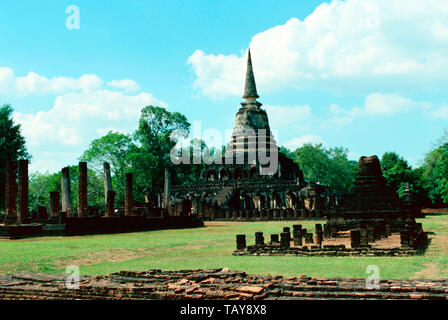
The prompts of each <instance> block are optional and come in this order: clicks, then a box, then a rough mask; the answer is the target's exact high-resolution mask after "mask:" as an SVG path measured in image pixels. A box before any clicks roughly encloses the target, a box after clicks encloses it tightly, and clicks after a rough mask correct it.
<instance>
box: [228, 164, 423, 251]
mask: <svg viewBox="0 0 448 320" xmlns="http://www.w3.org/2000/svg"><path fill="white" fill-rule="evenodd" d="M419 216H420V213H419V210H417V209H416V208H415V207H413V206H412V203H409V202H405V201H402V200H401V199H400V198H399V197H398V195H397V193H396V192H395V190H392V189H391V188H390V187H388V186H387V185H386V179H385V178H384V177H383V175H382V171H381V166H380V162H379V160H378V157H377V156H371V157H361V158H360V159H359V162H358V172H357V176H356V180H355V182H354V187H353V190H352V192H350V193H347V194H344V195H343V196H342V197H341V201H340V203H339V205H338V206H336V207H335V208H333V210H332V211H331V213H330V214H329V215H327V221H326V223H325V224H324V225H323V227H322V224H320V223H318V224H316V225H315V233H314V234H313V233H312V232H311V231H310V230H307V229H306V228H302V225H299V224H296V225H293V226H292V227H293V230H292V236H291V231H290V228H289V227H285V228H283V232H281V233H280V234H271V238H270V242H265V239H264V236H263V233H262V232H256V233H255V245H247V244H246V235H244V234H240V235H237V236H236V245H237V248H236V249H237V250H236V251H235V252H234V255H296V256H354V255H357V256H408V255H415V254H422V253H424V252H425V250H426V248H427V245H428V236H427V233H426V232H424V231H423V228H422V224H421V223H417V222H416V220H415V218H416V217H419ZM279 235H280V237H279Z"/></svg>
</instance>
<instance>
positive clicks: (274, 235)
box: [271, 234, 279, 244]
mask: <svg viewBox="0 0 448 320" xmlns="http://www.w3.org/2000/svg"><path fill="white" fill-rule="evenodd" d="M272 243H279V240H278V234H271V244H272Z"/></svg>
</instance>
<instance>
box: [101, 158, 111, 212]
mask: <svg viewBox="0 0 448 320" xmlns="http://www.w3.org/2000/svg"><path fill="white" fill-rule="evenodd" d="M103 168H104V202H105V203H106V205H107V195H108V192H109V191H111V190H112V178H111V175H110V164H109V162H104V163H103Z"/></svg>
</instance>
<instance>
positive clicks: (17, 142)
mask: <svg viewBox="0 0 448 320" xmlns="http://www.w3.org/2000/svg"><path fill="white" fill-rule="evenodd" d="M12 112H13V108H12V107H11V105H9V104H4V105H2V106H0V164H1V165H0V208H4V202H5V185H4V184H5V178H4V176H5V172H4V170H5V169H4V168H5V163H6V161H8V160H18V159H31V156H30V154H29V153H28V151H27V149H26V145H25V138H24V137H23V136H22V133H21V130H20V125H19V124H15V123H14V120H13V119H12Z"/></svg>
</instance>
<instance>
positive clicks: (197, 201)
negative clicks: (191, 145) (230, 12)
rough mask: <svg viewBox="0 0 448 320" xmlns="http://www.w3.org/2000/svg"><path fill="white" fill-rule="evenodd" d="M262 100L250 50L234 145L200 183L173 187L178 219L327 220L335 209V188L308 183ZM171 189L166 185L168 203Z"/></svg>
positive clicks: (209, 167) (172, 200) (171, 198)
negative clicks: (273, 128)
mask: <svg viewBox="0 0 448 320" xmlns="http://www.w3.org/2000/svg"><path fill="white" fill-rule="evenodd" d="M258 97H259V96H258V93H257V89H256V85H255V77H254V72H253V68H252V60H251V54H250V50H249V52H248V60H247V72H246V82H245V89H244V95H243V98H244V99H245V101H244V102H241V107H240V108H239V110H238V112H237V113H236V115H235V127H234V130H233V134H232V137H231V141H230V143H229V144H228V145H227V147H226V151H225V153H224V154H223V155H221V156H219V157H217V158H215V159H214V161H213V163H212V164H209V165H207V167H206V169H205V170H204V171H203V172H202V173H201V181H200V183H199V184H196V185H192V186H172V187H171V189H170V191H169V192H170V196H169V209H170V213H171V214H172V215H190V214H198V215H199V216H200V217H201V218H204V219H226V220H230V219H242V220H253V219H264V220H267V219H291V218H308V217H316V216H317V217H323V216H324V211H325V210H327V209H329V208H331V207H332V206H333V204H334V199H333V197H332V195H331V194H330V190H329V188H328V187H325V186H322V185H318V184H311V183H307V182H305V180H304V178H303V172H302V170H300V168H299V166H298V165H297V164H296V163H294V162H293V161H292V160H291V159H290V158H288V157H286V155H285V154H284V153H282V152H280V151H279V147H278V146H277V144H276V141H275V140H274V137H273V135H272V132H271V129H270V126H269V120H268V116H267V114H266V111H265V110H263V109H262V108H261V105H262V104H261V103H260V102H258V101H257V98H258ZM168 190H169V189H167V186H166V187H165V199H166V198H167V197H166V194H167V192H168ZM165 205H167V204H166V201H165Z"/></svg>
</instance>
